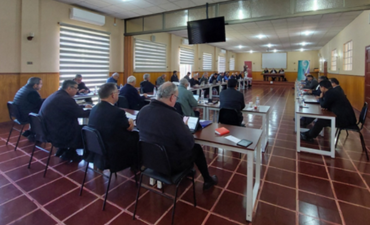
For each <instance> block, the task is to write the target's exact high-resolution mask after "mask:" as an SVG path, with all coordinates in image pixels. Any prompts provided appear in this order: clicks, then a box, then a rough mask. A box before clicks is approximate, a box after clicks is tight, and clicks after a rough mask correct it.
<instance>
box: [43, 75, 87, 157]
mask: <svg viewBox="0 0 370 225" xmlns="http://www.w3.org/2000/svg"><path fill="white" fill-rule="evenodd" d="M77 90H78V86H77V83H76V82H75V81H73V80H65V81H64V82H63V84H62V88H61V89H60V90H59V91H56V92H54V93H53V94H52V95H50V96H49V97H48V98H47V99H45V101H44V103H43V104H42V106H41V109H40V112H39V114H40V115H41V118H42V119H43V122H44V124H45V127H46V132H47V135H48V137H49V139H50V140H51V143H52V144H53V145H54V146H56V147H59V149H58V151H57V153H56V155H57V156H61V155H62V159H63V160H73V161H78V160H80V159H81V158H80V157H79V156H78V155H77V153H76V149H77V148H83V144H82V137H81V129H82V126H80V125H79V123H78V120H77V119H78V118H86V117H88V116H89V114H90V110H86V111H85V110H83V109H82V107H80V106H79V105H77V103H76V101H75V100H74V99H73V96H74V95H75V94H76V93H77ZM86 108H91V105H87V106H86Z"/></svg>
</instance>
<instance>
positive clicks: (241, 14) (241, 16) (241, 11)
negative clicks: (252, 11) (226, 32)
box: [239, 9, 244, 20]
mask: <svg viewBox="0 0 370 225" xmlns="http://www.w3.org/2000/svg"><path fill="white" fill-rule="evenodd" d="M243 18H244V14H243V10H241V9H239V19H240V20H242V19H243Z"/></svg>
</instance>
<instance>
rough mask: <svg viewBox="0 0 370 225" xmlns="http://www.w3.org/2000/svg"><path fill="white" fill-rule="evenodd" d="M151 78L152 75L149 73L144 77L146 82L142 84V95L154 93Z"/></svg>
mask: <svg viewBox="0 0 370 225" xmlns="http://www.w3.org/2000/svg"><path fill="white" fill-rule="evenodd" d="M149 77H150V74H149V73H146V74H144V76H143V78H144V81H142V82H141V83H140V90H141V93H149V92H153V90H154V84H152V83H150V81H149Z"/></svg>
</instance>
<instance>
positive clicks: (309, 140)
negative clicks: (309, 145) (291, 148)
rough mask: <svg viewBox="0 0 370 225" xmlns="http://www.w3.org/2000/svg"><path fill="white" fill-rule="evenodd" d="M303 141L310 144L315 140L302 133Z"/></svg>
mask: <svg viewBox="0 0 370 225" xmlns="http://www.w3.org/2000/svg"><path fill="white" fill-rule="evenodd" d="M301 140H304V141H308V142H313V139H312V138H311V137H309V136H308V133H307V132H302V133H301Z"/></svg>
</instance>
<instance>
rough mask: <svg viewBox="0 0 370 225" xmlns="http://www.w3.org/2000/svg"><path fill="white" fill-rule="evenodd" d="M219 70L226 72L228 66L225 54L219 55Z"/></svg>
mask: <svg viewBox="0 0 370 225" xmlns="http://www.w3.org/2000/svg"><path fill="white" fill-rule="evenodd" d="M217 69H218V72H219V73H221V72H225V70H226V67H225V57H223V56H219V57H218V68H217Z"/></svg>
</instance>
